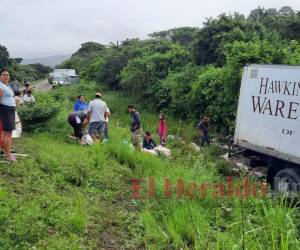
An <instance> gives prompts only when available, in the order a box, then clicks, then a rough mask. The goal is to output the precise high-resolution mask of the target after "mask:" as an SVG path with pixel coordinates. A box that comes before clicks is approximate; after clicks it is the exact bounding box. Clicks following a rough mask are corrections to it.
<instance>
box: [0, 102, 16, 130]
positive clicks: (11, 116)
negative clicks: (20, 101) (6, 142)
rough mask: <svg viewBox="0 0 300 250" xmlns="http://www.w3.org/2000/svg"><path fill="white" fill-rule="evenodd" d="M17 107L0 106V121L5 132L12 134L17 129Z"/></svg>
mask: <svg viewBox="0 0 300 250" xmlns="http://www.w3.org/2000/svg"><path fill="white" fill-rule="evenodd" d="M15 114H16V107H11V106H6V105H2V104H0V120H1V121H2V126H3V131H4V132H12V131H13V130H15V129H16V118H15Z"/></svg>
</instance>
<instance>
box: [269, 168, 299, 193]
mask: <svg viewBox="0 0 300 250" xmlns="http://www.w3.org/2000/svg"><path fill="white" fill-rule="evenodd" d="M273 188H274V190H275V191H279V192H284V193H294V194H295V193H297V192H300V171H299V170H298V169H295V168H284V169H281V170H279V171H278V172H277V173H276V175H275V177H274V181H273Z"/></svg>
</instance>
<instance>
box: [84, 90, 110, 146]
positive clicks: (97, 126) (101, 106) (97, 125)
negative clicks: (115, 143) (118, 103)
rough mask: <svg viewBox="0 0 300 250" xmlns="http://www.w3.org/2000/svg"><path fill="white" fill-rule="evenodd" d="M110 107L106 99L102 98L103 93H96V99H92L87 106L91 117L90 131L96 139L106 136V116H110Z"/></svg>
mask: <svg viewBox="0 0 300 250" xmlns="http://www.w3.org/2000/svg"><path fill="white" fill-rule="evenodd" d="M108 110H109V109H108V107H107V105H106V103H105V102H104V101H102V100H101V93H100V92H97V93H96V94H95V99H94V100H93V101H90V103H89V106H88V108H87V111H88V117H89V122H90V126H89V133H90V135H91V136H92V138H93V140H94V141H98V139H99V138H100V139H101V140H102V139H103V138H104V132H105V124H106V117H108V116H110V112H109V111H108ZM107 111H108V112H107Z"/></svg>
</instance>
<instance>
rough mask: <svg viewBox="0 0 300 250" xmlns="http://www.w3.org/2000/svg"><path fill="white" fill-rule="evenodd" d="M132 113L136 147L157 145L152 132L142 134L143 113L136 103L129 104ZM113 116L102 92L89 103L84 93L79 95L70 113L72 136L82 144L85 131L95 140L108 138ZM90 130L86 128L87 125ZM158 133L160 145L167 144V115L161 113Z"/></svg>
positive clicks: (131, 127) (131, 119)
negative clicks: (109, 121) (136, 106)
mask: <svg viewBox="0 0 300 250" xmlns="http://www.w3.org/2000/svg"><path fill="white" fill-rule="evenodd" d="M128 112H129V113H130V131H131V133H132V144H133V146H134V148H135V149H141V148H142V149H146V150H152V149H153V148H154V147H156V143H155V142H154V141H153V139H152V136H151V133H150V132H149V131H146V132H145V134H144V138H143V135H142V122H141V115H140V113H139V112H138V111H137V110H136V109H135V107H134V105H128ZM110 116H111V112H110V109H109V108H108V106H107V104H106V103H105V102H104V101H103V100H102V95H101V93H100V92H97V93H96V94H95V98H94V100H92V101H90V102H89V103H88V104H87V103H86V102H85V98H84V96H83V95H79V96H78V98H77V100H76V102H75V103H74V106H73V112H71V113H70V114H69V115H68V122H69V124H70V125H71V126H72V127H73V130H74V132H73V134H72V137H75V138H76V139H78V141H79V143H80V144H85V142H84V140H83V136H84V131H87V132H88V134H89V135H90V136H91V137H92V139H93V141H94V142H98V141H102V140H106V139H108V119H109V117H110ZM87 126H89V127H88V130H86V127H87ZM157 134H158V136H159V138H160V145H162V146H165V145H166V142H167V122H166V119H165V115H164V114H163V113H161V114H160V115H159V123H158V128H157Z"/></svg>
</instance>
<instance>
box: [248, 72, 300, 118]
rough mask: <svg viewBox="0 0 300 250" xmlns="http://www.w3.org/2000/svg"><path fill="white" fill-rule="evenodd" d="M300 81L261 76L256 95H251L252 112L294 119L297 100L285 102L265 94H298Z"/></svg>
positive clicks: (297, 105)
mask: <svg viewBox="0 0 300 250" xmlns="http://www.w3.org/2000/svg"><path fill="white" fill-rule="evenodd" d="M299 93H300V82H290V81H275V80H272V81H271V80H270V79H269V78H264V77H262V78H261V82H260V89H259V94H260V95H258V96H251V98H252V105H253V112H254V113H258V114H264V115H272V116H279V117H282V118H288V119H293V120H296V119H297V118H298V116H297V110H298V107H299V102H285V101H283V100H280V99H277V100H274V99H270V98H269V97H266V96H261V95H266V94H282V95H287V96H299Z"/></svg>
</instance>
